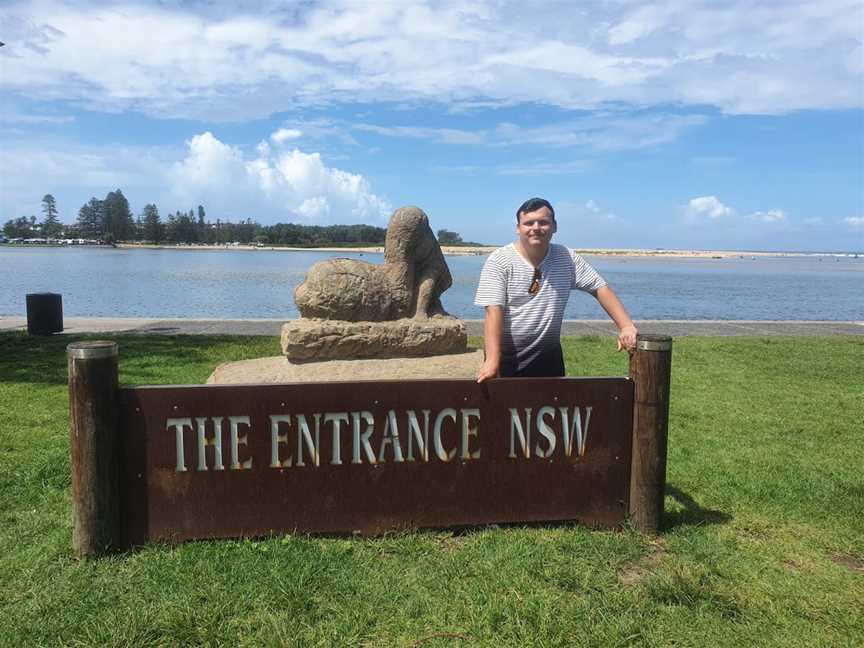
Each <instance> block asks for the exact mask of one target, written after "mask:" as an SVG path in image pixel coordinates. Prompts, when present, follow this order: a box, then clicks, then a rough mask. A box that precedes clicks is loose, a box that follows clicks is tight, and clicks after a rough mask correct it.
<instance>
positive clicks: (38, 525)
mask: <svg viewBox="0 0 864 648" xmlns="http://www.w3.org/2000/svg"><path fill="white" fill-rule="evenodd" d="M101 337H103V338H104V337H105V336H101ZM75 339H78V338H76V337H72V336H55V337H52V338H44V339H43V338H31V337H28V336H26V335H24V334H20V333H3V334H0V645H4V646H5V645H9V646H20V645H38V646H59V645H68V646H85V645H86V646H90V645H94V646H96V645H98V646H136V647H137V646H173V645H226V646H235V645H249V646H253V645H272V646H283V645H284V646H331V645H338V646H405V647H419V646H423V647H424V648H432V647H442V646H494V647H495V648H502V647H504V646H598V647H600V646H712V647H714V646H784V647H786V646H856V645H858V646H860V645H864V336H862V337H830V338H827V337H824V338H769V339H760V338H732V339H730V338H725V339H724V338H682V339H679V340H676V341H675V349H674V354H673V364H672V375H673V380H672V404H671V412H670V440H669V461H668V489H667V498H666V518H665V524H666V529H665V531H664V533H663V534H662V535H660V536H659V537H656V538H654V537H650V536H647V535H642V534H639V533H637V532H635V531H634V530H632V529H629V528H624V529H621V530H618V531H592V530H589V529H586V528H582V527H579V526H572V525H551V526H539V527H538V526H534V527H507V528H499V527H483V528H477V529H474V530H469V531H465V532H459V533H453V532H449V531H422V532H413V533H399V534H395V535H392V536H388V537H384V538H379V539H372V540H369V539H350V538H349V539H346V538H330V537H273V538H267V539H258V540H236V541H208V542H190V543H187V544H182V545H176V546H173V545H171V546H169V545H153V546H148V547H146V548H143V549H140V550H138V551H135V552H130V553H126V554H122V555H118V556H115V557H112V558H108V559H102V560H97V561H89V562H88V561H84V562H78V561H75V560H73V559H72V557H71V533H72V532H71V508H70V473H69V454H68V453H69V450H68V412H67V408H68V400H67V391H66V389H67V388H66V358H65V345H66V344H68V343H69V342H72V341H73V340H75ZM112 339H116V340H117V341H118V342H119V345H120V356H121V360H120V380H121V382H125V383H137V384H167V383H175V384H176V383H201V382H203V381H204V380H206V378H207V376H208V375H209V374H210V372H211V371H212V370H213V368H214V367H215V366H216V365H217V364H218V363H220V362H224V361H228V360H239V359H245V358H252V357H259V356H266V355H276V354H277V353H278V351H279V349H278V340H277V339H275V338H240V337H203V336H202V337H196V336H188V337H161V336H131V335H125V336H116V337H115V338H112ZM474 342H475V343H476V342H477V340H474ZM613 349H614V344H613V342H612V341H611V340H610V339H607V338H604V339H600V338H596V337H585V338H573V339H568V340H566V342H565V352H566V356H567V363H568V367H569V368H570V372H571V374H572V375H624V374H626V372H627V366H626V365H627V360H626V356H625V355H623V354H616V353H614V351H613Z"/></svg>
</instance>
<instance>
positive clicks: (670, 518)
mask: <svg viewBox="0 0 864 648" xmlns="http://www.w3.org/2000/svg"><path fill="white" fill-rule="evenodd" d="M666 495H667V496H668V497H671V498H672V499H674V500H675V501H676V502H678V503H679V504H680V505H681V506H682V507H683V508H682V509H681V510H679V511H673V512H671V513H670V512H668V511H667V512H666V514H665V515H664V517H663V528H664V530H665V531H669V530H671V529H674V528H675V527H678V526H686V525H703V524H726V523H727V522H729V521H731V520H732V516H731V515H729V514H728V513H725V512H723V511H716V510H714V509H707V508H704V507H702V506H700V504H699V502H697V501H696V500H694V499H693V498H692V497H690V495H689V494H687V493H685V492H684V491H682V490H681V489H680V488H678V487H677V486H672V485H671V484H666Z"/></svg>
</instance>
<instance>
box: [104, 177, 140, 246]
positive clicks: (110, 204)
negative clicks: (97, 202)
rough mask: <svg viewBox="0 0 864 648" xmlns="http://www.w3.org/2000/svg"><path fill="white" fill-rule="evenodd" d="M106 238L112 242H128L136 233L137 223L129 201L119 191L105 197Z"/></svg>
mask: <svg viewBox="0 0 864 648" xmlns="http://www.w3.org/2000/svg"><path fill="white" fill-rule="evenodd" d="M103 206H104V210H103V212H104V219H105V220H104V223H105V226H104V238H105V240H110V241H128V240H130V239H131V238H132V237H133V235H134V233H135V221H134V220H133V218H132V211H131V210H130V209H129V201H128V200H126V196H124V195H123V192H122V191H120V190H119V189H118V190H117V191H111V192H109V193H108V195H107V196H105V200H104V201H103Z"/></svg>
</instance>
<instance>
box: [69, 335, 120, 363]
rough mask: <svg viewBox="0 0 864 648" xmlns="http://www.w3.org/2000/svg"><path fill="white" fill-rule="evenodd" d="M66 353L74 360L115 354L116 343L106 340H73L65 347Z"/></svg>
mask: <svg viewBox="0 0 864 648" xmlns="http://www.w3.org/2000/svg"><path fill="white" fill-rule="evenodd" d="M66 353H67V354H68V355H69V357H70V358H74V359H76V360H95V359H97V358H114V357H116V356H117V354H118V352H117V343H116V342H110V341H108V340H92V341H90V340H88V341H85V342H73V343H72V344H69V345H68V346H67V347H66Z"/></svg>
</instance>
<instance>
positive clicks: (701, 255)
mask: <svg viewBox="0 0 864 648" xmlns="http://www.w3.org/2000/svg"><path fill="white" fill-rule="evenodd" d="M117 247H118V248H129V249H136V248H141V249H154V250H158V249H162V250H246V251H252V252H255V251H258V250H267V251H276V252H351V253H364V252H368V253H369V254H383V253H384V246H383V245H381V246H375V247H281V246H279V247H276V246H270V245H265V246H264V247H258V246H255V245H146V244H139V243H118V244H117ZM496 247H497V246H494V245H489V246H464V247H463V246H458V247H455V246H449V245H442V246H441V250H442V252H444V254H445V255H448V256H480V255H484V254H489V253H490V252H492V251H493V250H495V249H496ZM576 251H577V252H578V253H579V254H582V255H584V256H628V257H660V258H694V259H732V258H739V257H740V258H744V257H801V256H805V257H826V256H827V257H838V256H839V257H845V256H853V255H852V254H844V253H838V252H742V251H735V250H665V249H654V250H645V249H626V248H584V249H579V248H577V249H576Z"/></svg>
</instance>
